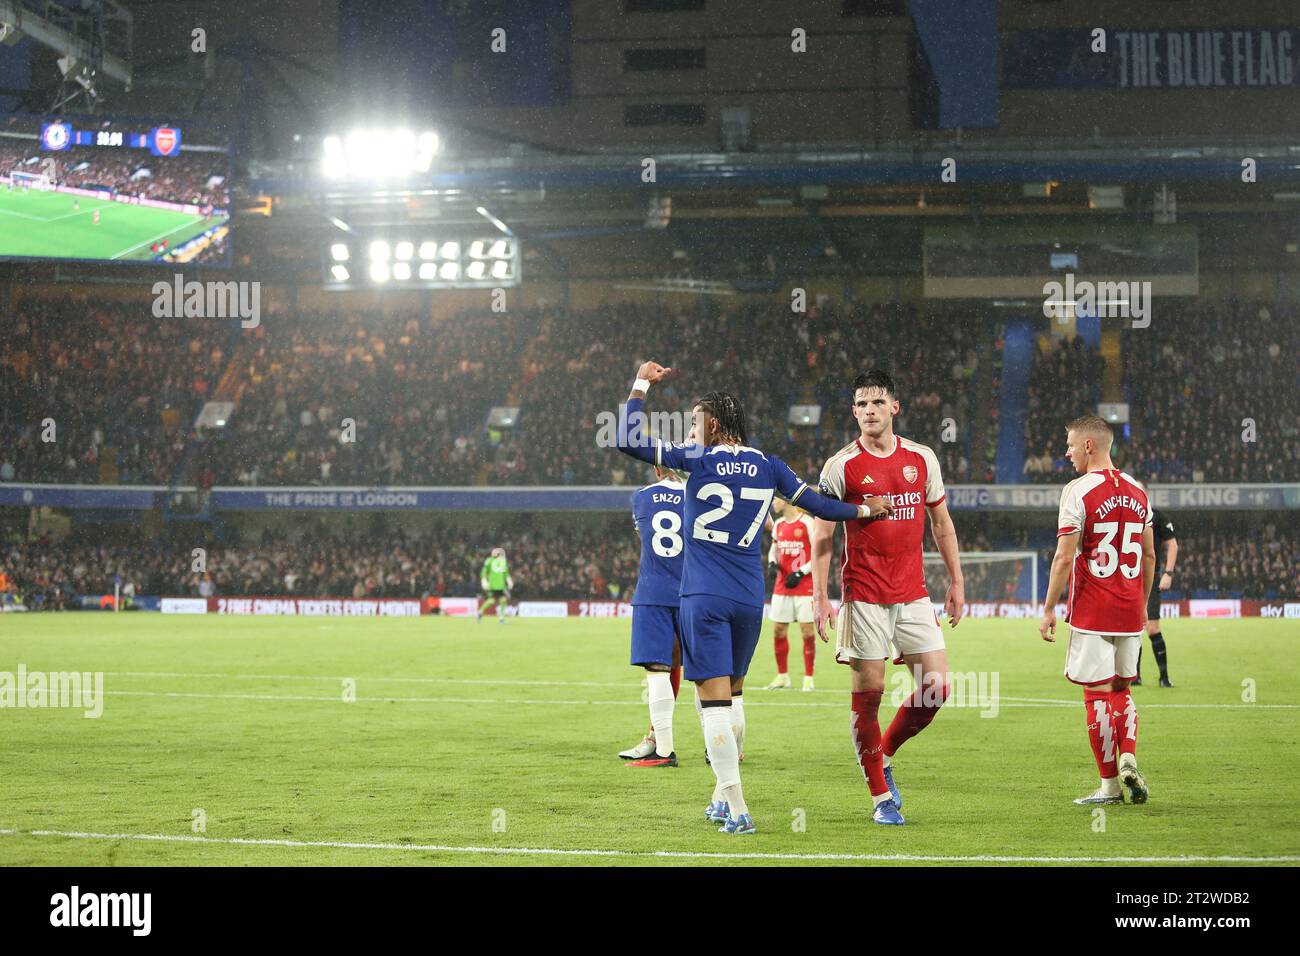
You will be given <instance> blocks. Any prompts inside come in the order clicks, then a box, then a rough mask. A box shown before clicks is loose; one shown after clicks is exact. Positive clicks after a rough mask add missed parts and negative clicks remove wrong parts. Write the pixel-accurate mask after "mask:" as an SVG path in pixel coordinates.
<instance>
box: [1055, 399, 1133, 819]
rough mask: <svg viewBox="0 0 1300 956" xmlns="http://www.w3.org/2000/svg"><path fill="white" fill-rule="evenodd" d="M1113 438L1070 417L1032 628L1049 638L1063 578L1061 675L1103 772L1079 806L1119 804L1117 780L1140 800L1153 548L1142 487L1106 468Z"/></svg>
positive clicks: (1092, 422) (1092, 423) (1099, 425)
mask: <svg viewBox="0 0 1300 956" xmlns="http://www.w3.org/2000/svg"><path fill="white" fill-rule="evenodd" d="M1113 437H1114V436H1113V434H1112V433H1111V430H1110V426H1109V425H1107V424H1106V421H1105V419H1102V418H1099V417H1098V416H1096V415H1085V416H1083V417H1082V418H1076V419H1075V420H1074V421H1072V422H1070V424H1069V426H1068V427H1067V429H1066V445H1067V447H1066V455H1067V457H1069V459H1070V462H1071V463H1072V464H1073V465H1074V467H1075V470H1076V471H1078V472H1080V473H1081V474H1080V477H1078V478H1076V479H1074V481H1072V482H1070V483H1069V484H1068V485H1066V486H1065V490H1064V491H1062V492H1061V513H1060V517H1059V518H1058V520H1057V532H1056V534H1057V539H1056V557H1055V558H1054V559H1053V560H1052V573H1051V577H1050V578H1049V579H1048V582H1047V598H1046V601H1045V602H1044V604H1043V618H1042V621H1041V622H1040V623H1039V625H1038V631H1039V633H1040V634H1041V635H1042V637H1043V640H1045V641H1055V640H1056V636H1055V635H1056V602H1057V601H1058V600H1059V599H1060V597H1061V593H1062V591H1063V590H1064V589H1065V583H1066V580H1067V578H1068V580H1069V583H1070V600H1069V604H1068V605H1067V610H1066V614H1065V620H1066V621H1067V622H1068V623H1069V625H1070V643H1069V646H1068V649H1067V650H1066V655H1065V676H1066V677H1067V678H1068V679H1069V680H1071V681H1073V682H1074V683H1076V684H1081V685H1083V705H1084V711H1085V713H1086V714H1087V722H1088V739H1089V741H1090V742H1091V744H1092V753H1093V756H1094V757H1095V758H1096V760H1097V768H1098V770H1100V771H1101V786H1100V787H1099V788H1098V789H1097V791H1096V792H1095V793H1092V794H1089V795H1088V796H1086V797H1080V798H1079V799H1077V800H1075V801H1074V802H1075V803H1079V804H1098V803H1101V804H1106V803H1123V802H1124V792H1123V790H1122V789H1121V788H1120V784H1121V783H1123V784H1124V786H1126V787H1128V789H1129V794H1130V798H1131V799H1132V801H1133V802H1134V803H1146V801H1147V796H1148V792H1147V784H1146V779H1145V778H1144V777H1143V776H1142V774H1141V773H1140V772H1139V771H1138V766H1137V724H1138V715H1137V707H1136V706H1135V705H1134V703H1133V695H1132V694H1130V693H1129V689H1128V688H1129V682H1130V681H1132V679H1133V678H1134V677H1135V676H1137V659H1138V652H1139V651H1140V650H1141V649H1142V633H1143V631H1144V629H1145V627H1146V607H1147V597H1148V596H1149V595H1150V594H1151V584H1152V582H1153V580H1154V579H1155V573H1156V551H1155V544H1154V535H1153V533H1152V531H1151V505H1150V503H1149V502H1148V500H1147V495H1146V492H1145V491H1143V490H1142V487H1141V486H1140V485H1139V484H1138V483H1137V482H1136V481H1134V480H1133V478H1131V477H1130V476H1129V475H1126V474H1124V473H1123V472H1122V471H1118V470H1117V469H1116V468H1115V465H1114V463H1112V462H1111V460H1110V445H1111V441H1112V440H1113Z"/></svg>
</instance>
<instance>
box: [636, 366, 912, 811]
mask: <svg viewBox="0 0 1300 956" xmlns="http://www.w3.org/2000/svg"><path fill="white" fill-rule="evenodd" d="M670 372H671V370H670V369H667V368H664V367H663V366H661V365H658V364H656V363H655V362H646V363H645V364H644V365H642V366H641V370H640V372H639V373H638V376H637V381H636V383H635V384H634V385H633V386H632V392H631V394H630V395H629V396H628V400H627V402H626V404H625V405H624V406H623V407H622V408H621V409H620V415H619V428H618V448H619V450H620V451H622V452H624V453H625V454H628V455H631V456H632V457H634V458H639V459H640V460H641V461H645V462H649V463H650V464H653V465H656V466H657V467H660V468H672V469H675V470H678V471H682V472H685V473H686V475H687V478H686V501H685V504H684V507H683V514H682V527H683V541H684V544H685V560H684V562H683V564H682V584H681V608H680V612H679V622H680V624H681V634H682V664H683V668H682V670H683V673H684V674H685V676H686V679H687V680H689V681H694V682H695V684H696V688H697V692H698V694H699V700H700V722H701V724H702V725H703V729H704V743H705V748H706V751H707V753H708V757H709V763H710V766H711V767H712V769H713V773H714V776H715V778H716V786H715V787H714V791H713V798H712V800H711V801H710V802H709V806H708V807H707V808H706V810H705V817H706V819H708V820H710V821H712V822H716V823H724V826H723V827H722V828H721V830H722V832H726V833H733V834H750V833H753V832H755V828H754V821H753V819H752V817H751V816H750V814H749V807H748V805H747V804H746V803H745V798H744V795H743V793H742V791H741V786H740V753H739V748H738V745H737V741H736V731H735V729H733V719H734V718H733V706H734V705H733V703H732V700H733V695H735V694H738V693H739V692H740V691H741V690H742V689H743V686H744V678H745V674H746V672H747V671H748V670H749V663H750V659H751V658H752V657H753V656H754V648H755V647H756V646H757V644H758V634H759V630H760V628H761V627H762V623H763V599H764V596H765V591H766V588H765V580H764V577H763V556H762V541H761V531H762V528H763V521H764V519H765V518H766V517H767V514H768V510H769V508H770V506H771V504H772V497H773V496H774V495H776V494H779V495H781V497H782V498H784V499H785V500H786V501H789V502H791V503H797V504H798V505H799V506H800V507H802V508H805V509H807V510H808V511H809V512H810V513H812V514H814V515H816V516H818V517H820V518H826V519H828V520H830V521H848V520H850V519H853V518H866V517H873V516H875V515H877V514H883V513H886V512H887V511H888V510H889V505H888V504H887V503H884V502H875V503H872V504H865V503H864V504H860V505H849V504H846V503H844V502H839V501H833V500H831V499H829V498H825V497H823V496H822V495H820V494H818V493H817V492H816V491H813V490H812V489H811V488H809V487H808V485H807V484H806V483H805V482H803V481H801V480H800V479H799V477H798V476H797V475H795V473H794V472H793V471H792V470H791V469H790V466H789V465H787V464H786V463H785V462H783V461H781V460H780V459H779V458H773V457H771V456H770V455H765V454H763V452H761V451H759V450H758V449H757V448H751V447H749V446H748V445H747V444H746V429H745V413H744V410H743V409H742V408H741V406H740V403H739V402H738V401H737V400H736V398H735V396H733V395H732V394H730V393H729V392H711V393H709V394H708V395H705V396H704V397H703V398H701V399H700V400H699V401H698V402H696V403H695V406H694V409H693V416H692V417H693V425H692V428H691V434H690V440H689V441H688V442H687V443H686V444H684V445H683V444H676V443H672V444H670V443H666V442H663V441H660V440H658V439H650V438H648V436H647V435H646V434H645V424H646V422H645V412H644V397H645V393H646V392H647V391H649V389H650V386H651V385H652V384H653V383H654V382H658V381H661V380H662V379H663V378H664V377H665V376H667V375H668V374H670Z"/></svg>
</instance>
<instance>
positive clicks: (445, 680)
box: [104, 671, 1300, 710]
mask: <svg viewBox="0 0 1300 956" xmlns="http://www.w3.org/2000/svg"><path fill="white" fill-rule="evenodd" d="M104 676H105V677H181V678H192V679H195V680H311V681H329V682H333V683H337V682H339V681H344V680H355V681H356V682H357V683H358V684H361V683H372V684H382V683H402V684H477V685H487V686H498V685H499V686H502V687H618V688H621V689H623V690H627V691H633V690H637V689H640V688H641V687H642V686H644V685H642V684H640V683H633V682H631V681H583V680H493V679H490V678H470V677H356V676H347V675H342V674H340V675H338V676H337V677H331V676H328V675H306V674H211V673H209V674H191V673H182V672H179V671H105V672H104ZM818 693H820V694H822V695H826V694H829V693H833V691H826V690H822V691H819V692H818ZM266 699H268V700H271V699H274V698H270V697H268V698H266ZM286 699H289V698H286ZM293 699H301V700H313V699H319V700H335V699H336V698H333V697H321V698H310V697H303V698H293ZM384 699H385V700H387V699H389V698H384ZM392 699H394V700H402V699H406V700H418V699H422V698H392ZM746 700H748V701H749V702H750V703H752V704H758V705H771V706H777V707H839V706H841V705H840V704H822V703H815V702H812V701H808V702H800V703H795V702H790V703H782V702H779V701H776V700H762V699H758V698H756V697H754V695H753V694H752V693H751V694H750V695H749V696H748V697H747V698H746ZM997 700H998V703H1000V704H1006V705H1007V706H1018V705H1022V704H1048V705H1051V706H1055V707H1075V706H1078V704H1079V703H1080V702H1081V701H1080V700H1067V699H1064V698H1060V697H1006V696H1002V695H999V696H998V698H997ZM501 703H509V701H501ZM525 703H542V701H526V702H525ZM611 703H612V702H611ZM620 703H621V702H620ZM1142 707H1143V708H1144V709H1145V708H1148V707H1162V708H1191V709H1195V710H1223V709H1233V708H1236V709H1241V710H1256V709H1259V708H1264V709H1268V710H1296V709H1300V704H1155V703H1144V704H1143V705H1142Z"/></svg>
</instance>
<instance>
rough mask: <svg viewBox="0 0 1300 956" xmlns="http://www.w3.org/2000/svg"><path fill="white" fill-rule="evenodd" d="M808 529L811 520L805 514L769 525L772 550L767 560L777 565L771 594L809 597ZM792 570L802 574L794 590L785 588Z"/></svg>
mask: <svg viewBox="0 0 1300 956" xmlns="http://www.w3.org/2000/svg"><path fill="white" fill-rule="evenodd" d="M812 530H813V521H812V518H811V517H809V516H808V515H806V514H802V515H800V516H799V517H797V518H777V519H776V522H775V523H774V524H773V525H772V549H771V550H770V551H769V552H768V554H767V559H768V560H769V561H777V562H779V563H780V569H779V570H778V571H777V573H776V587H774V588H773V589H772V593H773V594H794V595H796V596H800V597H803V596H807V597H812V593H813V579H812ZM795 571H802V572H803V573H804V574H805V575H806V577H805V578H804V579H803V580H802V581H800V582H799V583H798V585H796V586H795V587H794V588H787V587H786V586H785V578H786V575H788V574H793V573H794V572H795Z"/></svg>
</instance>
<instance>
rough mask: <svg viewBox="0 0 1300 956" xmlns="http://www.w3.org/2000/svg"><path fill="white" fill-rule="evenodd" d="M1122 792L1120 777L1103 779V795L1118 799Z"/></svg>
mask: <svg viewBox="0 0 1300 956" xmlns="http://www.w3.org/2000/svg"><path fill="white" fill-rule="evenodd" d="M1121 792H1122V791H1121V790H1120V788H1119V777H1102V778H1101V793H1102V796H1106V797H1117V796H1119V795H1120V793H1121Z"/></svg>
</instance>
